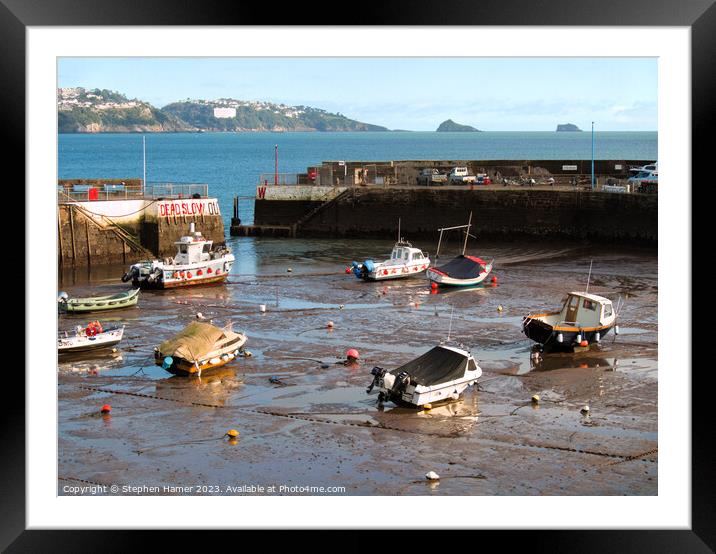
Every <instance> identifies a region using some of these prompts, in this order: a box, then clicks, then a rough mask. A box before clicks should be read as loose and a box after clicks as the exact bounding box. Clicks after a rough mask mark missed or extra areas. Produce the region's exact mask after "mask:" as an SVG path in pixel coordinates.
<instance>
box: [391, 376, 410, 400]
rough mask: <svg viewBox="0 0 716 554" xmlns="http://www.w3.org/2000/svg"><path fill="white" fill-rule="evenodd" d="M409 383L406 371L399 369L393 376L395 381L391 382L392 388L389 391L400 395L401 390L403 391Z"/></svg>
mask: <svg viewBox="0 0 716 554" xmlns="http://www.w3.org/2000/svg"><path fill="white" fill-rule="evenodd" d="M409 384H410V375H409V374H408V372H407V371H401V372H400V373H399V374H398V376H397V377H396V378H395V383H393V388H392V389H391V392H393V393H395V394H396V395H398V396H400V395H401V394H403V392H405V389H406V387H407V386H408V385H409Z"/></svg>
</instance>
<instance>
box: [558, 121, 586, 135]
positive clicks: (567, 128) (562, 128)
mask: <svg viewBox="0 0 716 554" xmlns="http://www.w3.org/2000/svg"><path fill="white" fill-rule="evenodd" d="M574 131H579V132H580V133H581V132H582V130H581V129H580V128H579V127H577V126H576V125H575V124H574V123H564V124H561V125H557V132H558V133H560V132H574Z"/></svg>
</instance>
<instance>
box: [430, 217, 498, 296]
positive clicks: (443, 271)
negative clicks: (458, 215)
mask: <svg viewBox="0 0 716 554" xmlns="http://www.w3.org/2000/svg"><path fill="white" fill-rule="evenodd" d="M471 226H472V212H470V219H469V220H468V222H467V225H458V226H455V227H444V228H442V229H438V230H439V231H440V239H439V240H438V248H437V251H436V252H435V262H436V263H437V259H438V256H439V255H440V244H441V242H442V237H443V232H444V231H450V230H452V229H465V241H464V242H463V246H462V254H460V255H459V256H456V257H455V258H453V259H452V260H450V261H449V262H448V263H446V264H444V265H441V266H437V267H431V268H428V270H427V273H426V276H427V278H428V279H429V280H430V281H431V282H433V283H436V284H438V285H446V286H453V287H470V286H473V285H478V284H480V283H482V282H483V281H484V280H485V279H486V278H487V276H488V275H489V274H490V272H491V271H492V264H493V263H494V260H490V261H489V262H486V261H485V260H483V259H482V258H478V257H477V256H468V255H466V254H465V251H466V249H467V239H468V237H470V236H472V235H470V227H471Z"/></svg>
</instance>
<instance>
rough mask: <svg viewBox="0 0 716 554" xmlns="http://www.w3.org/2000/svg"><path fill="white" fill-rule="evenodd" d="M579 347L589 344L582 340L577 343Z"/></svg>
mask: <svg viewBox="0 0 716 554" xmlns="http://www.w3.org/2000/svg"><path fill="white" fill-rule="evenodd" d="M579 346H589V343H588V342H587V341H586V340H583V341H582V342H580V343H579Z"/></svg>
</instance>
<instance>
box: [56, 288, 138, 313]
mask: <svg viewBox="0 0 716 554" xmlns="http://www.w3.org/2000/svg"><path fill="white" fill-rule="evenodd" d="M139 290H140V289H131V290H128V291H124V292H119V293H117V294H108V295H105V296H89V297H86V298H70V297H69V296H68V295H67V293H65V292H61V293H60V295H59V297H58V298H57V303H58V306H59V308H60V310H61V311H63V312H67V313H88V312H100V311H106V310H117V309H121V308H130V307H132V306H136V305H137V302H138V300H139Z"/></svg>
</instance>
